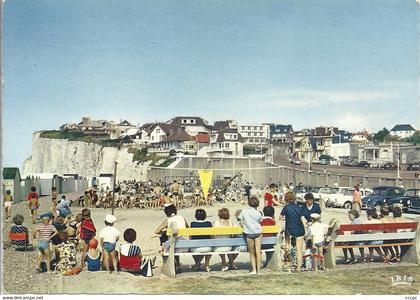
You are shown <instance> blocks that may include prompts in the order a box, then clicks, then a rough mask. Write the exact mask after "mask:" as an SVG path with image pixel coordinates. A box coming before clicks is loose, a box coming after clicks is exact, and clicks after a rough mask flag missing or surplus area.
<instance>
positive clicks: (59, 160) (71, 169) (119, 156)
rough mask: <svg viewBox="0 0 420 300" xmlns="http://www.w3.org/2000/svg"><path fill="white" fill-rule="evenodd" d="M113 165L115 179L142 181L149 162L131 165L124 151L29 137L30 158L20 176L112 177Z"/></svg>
mask: <svg viewBox="0 0 420 300" xmlns="http://www.w3.org/2000/svg"><path fill="white" fill-rule="evenodd" d="M114 161H118V168H117V177H118V178H119V179H122V180H124V179H137V180H145V179H146V173H147V171H146V169H147V166H148V165H149V164H150V162H146V163H144V164H139V163H138V162H133V154H132V153H129V152H128V151H127V149H126V148H123V149H118V148H115V147H103V146H101V145H99V144H95V143H85V142H78V141H69V140H65V139H46V138H41V137H40V132H36V133H34V135H33V142H32V157H30V158H28V159H27V160H26V161H25V163H24V174H25V175H26V174H30V173H56V174H66V173H71V174H79V175H81V176H86V177H92V176H98V175H99V174H101V173H113V172H114Z"/></svg>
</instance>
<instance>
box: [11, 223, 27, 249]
mask: <svg viewBox="0 0 420 300" xmlns="http://www.w3.org/2000/svg"><path fill="white" fill-rule="evenodd" d="M27 232H28V228H26V227H25V226H22V225H13V226H12V227H11V228H10V233H27ZM11 242H12V246H22V247H23V246H25V245H26V239H23V240H12V241H11Z"/></svg>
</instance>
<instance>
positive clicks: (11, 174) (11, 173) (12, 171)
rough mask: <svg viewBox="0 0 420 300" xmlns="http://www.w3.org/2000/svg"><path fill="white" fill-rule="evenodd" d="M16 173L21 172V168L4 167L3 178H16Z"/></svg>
mask: <svg viewBox="0 0 420 300" xmlns="http://www.w3.org/2000/svg"><path fill="white" fill-rule="evenodd" d="M16 173H17V174H19V179H20V172H19V168H3V180H13V179H15V178H16Z"/></svg>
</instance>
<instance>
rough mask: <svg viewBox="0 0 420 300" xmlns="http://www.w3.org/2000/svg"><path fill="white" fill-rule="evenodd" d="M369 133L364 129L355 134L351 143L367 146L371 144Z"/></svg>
mask: <svg viewBox="0 0 420 300" xmlns="http://www.w3.org/2000/svg"><path fill="white" fill-rule="evenodd" d="M369 136H370V134H369V132H368V131H367V130H366V129H364V130H363V131H361V132H356V133H353V135H352V137H351V141H352V142H353V143H358V144H367V143H368V142H369Z"/></svg>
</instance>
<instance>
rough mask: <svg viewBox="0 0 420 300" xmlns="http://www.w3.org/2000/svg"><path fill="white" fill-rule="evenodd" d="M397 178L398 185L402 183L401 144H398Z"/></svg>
mask: <svg viewBox="0 0 420 300" xmlns="http://www.w3.org/2000/svg"><path fill="white" fill-rule="evenodd" d="M397 159H398V160H397V178H398V184H399V181H400V144H399V143H398V144H397Z"/></svg>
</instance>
